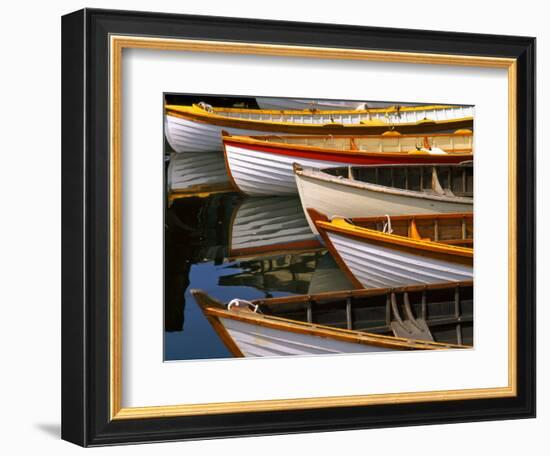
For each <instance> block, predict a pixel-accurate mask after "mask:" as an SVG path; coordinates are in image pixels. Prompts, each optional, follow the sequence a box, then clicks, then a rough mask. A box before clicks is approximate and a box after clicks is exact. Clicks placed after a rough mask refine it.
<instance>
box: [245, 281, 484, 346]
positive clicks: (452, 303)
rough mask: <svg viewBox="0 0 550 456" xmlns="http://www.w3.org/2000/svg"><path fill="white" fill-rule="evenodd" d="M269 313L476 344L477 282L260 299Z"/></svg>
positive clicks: (262, 308)
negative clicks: (474, 339) (474, 299)
mask: <svg viewBox="0 0 550 456" xmlns="http://www.w3.org/2000/svg"><path fill="white" fill-rule="evenodd" d="M254 304H258V305H259V311H260V312H261V313H263V314H266V315H271V316H276V317H281V318H286V319H291V320H297V321H301V322H307V323H311V324H317V325H324V326H330V327H336V328H342V329H348V330H355V331H363V332H369V333H375V334H384V335H394V336H397V337H405V338H411V339H417V340H433V341H435V342H442V343H450V344H451V343H452V344H463V345H473V337H474V335H473V286H472V284H471V282H470V283H469V284H467V285H464V284H462V285H454V284H451V285H448V284H447V285H446V286H445V287H440V286H431V287H409V288H408V289H407V291H403V290H391V289H387V290H384V291H382V292H380V291H378V290H355V291H352V292H345V293H344V292H335V293H323V294H320V295H316V296H311V295H309V296H308V295H304V296H293V297H290V298H288V297H286V298H275V299H270V300H257V301H254Z"/></svg>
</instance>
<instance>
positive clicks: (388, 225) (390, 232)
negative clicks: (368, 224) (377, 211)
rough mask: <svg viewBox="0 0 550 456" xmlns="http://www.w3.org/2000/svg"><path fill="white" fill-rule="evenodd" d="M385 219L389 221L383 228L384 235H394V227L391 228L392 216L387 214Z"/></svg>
mask: <svg viewBox="0 0 550 456" xmlns="http://www.w3.org/2000/svg"><path fill="white" fill-rule="evenodd" d="M385 217H386V220H387V221H385V222H384V226H383V227H382V233H387V234H392V233H393V230H392V227H391V219H390V216H389V215H388V214H386V215H385Z"/></svg>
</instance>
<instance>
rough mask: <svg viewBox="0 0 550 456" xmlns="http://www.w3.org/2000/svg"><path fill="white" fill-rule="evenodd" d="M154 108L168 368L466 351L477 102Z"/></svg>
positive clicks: (176, 103)
mask: <svg viewBox="0 0 550 456" xmlns="http://www.w3.org/2000/svg"><path fill="white" fill-rule="evenodd" d="M162 103H163V109H162V112H163V116H164V119H163V122H164V151H163V156H162V160H164V169H165V179H164V190H165V192H164V207H165V210H164V361H185V360H199V359H219V358H256V357H281V356H296V355H301V356H312V355H341V354H353V353H376V352H387V351H414V350H467V349H472V348H473V347H474V293H473V287H474V283H473V280H474V271H473V264H474V119H475V106H471V105H467V104H464V105H456V104H449V105H444V104H435V103H430V102H423V101H419V102H418V103H411V102H407V103H404V102H399V101H398V100H331V99H295V98H284V97H265V96H261V97H260V96H241V95H228V94H225V95H217V94H191V93H164V94H163V99H162ZM160 159H161V157H160V156H159V160H160ZM434 362H435V359H434Z"/></svg>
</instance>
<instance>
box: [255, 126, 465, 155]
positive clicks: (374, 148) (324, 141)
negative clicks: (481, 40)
mask: <svg viewBox="0 0 550 456" xmlns="http://www.w3.org/2000/svg"><path fill="white" fill-rule="evenodd" d="M253 138H254V139H257V140H260V141H265V142H271V143H279V144H291V145H295V146H308V147H315V148H321V149H333V150H349V151H365V152H393V153H400V152H402V153H408V152H410V151H415V150H430V149H432V148H438V149H442V150H444V151H445V152H447V153H453V152H454V153H471V152H472V148H473V136H472V132H471V131H470V130H461V131H458V132H457V133H448V134H436V135H430V136H426V135H401V134H399V133H398V132H395V131H390V132H387V133H386V134H383V135H368V136H366V135H365V136H332V135H317V136H315V135H311V136H276V135H269V136H253Z"/></svg>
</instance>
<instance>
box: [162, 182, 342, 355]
mask: <svg viewBox="0 0 550 456" xmlns="http://www.w3.org/2000/svg"><path fill="white" fill-rule="evenodd" d="M165 222H166V224H165V264H166V266H165V268H166V269H165V360H167V361H170V360H183V359H205V358H227V357H232V355H231V354H230V353H229V351H228V350H227V349H226V348H225V346H224V345H223V343H222V342H221V340H220V339H219V337H218V336H217V334H216V333H215V331H214V330H213V329H212V327H211V326H210V324H209V322H208V321H207V320H206V318H205V317H204V315H203V314H202V312H201V310H200V308H199V307H198V305H197V303H196V302H195V300H194V298H193V297H192V296H191V293H190V290H191V289H193V288H199V289H202V290H204V291H206V292H208V293H209V294H210V295H211V296H213V297H215V298H217V299H219V300H220V301H223V302H227V301H229V300H231V299H233V298H236V297H238V298H243V299H248V300H251V299H257V298H262V297H276V296H287V295H292V294H303V293H313V292H320V291H328V290H336V289H349V288H352V287H351V285H350V283H349V282H348V280H347V279H346V278H345V276H344V275H343V274H342V273H341V272H340V270H339V269H338V267H337V265H336V263H335V262H334V260H333V259H332V258H331V257H330V254H329V253H328V252H327V251H326V250H325V249H324V248H322V247H321V246H320V245H318V246H316V247H314V248H306V249H293V248H292V247H290V248H288V246H289V242H290V244H291V241H292V240H294V239H295V236H296V233H297V232H298V233H301V234H300V235H302V236H305V237H308V233H309V237H311V238H312V239H314V236H313V235H312V234H311V232H310V231H309V229H308V227H307V222H306V219H305V217H304V215H303V213H302V209H301V205H300V201H299V199H298V198H297V197H296V198H281V197H273V198H256V199H254V198H244V197H242V196H240V195H238V194H235V193H225V194H217V195H212V196H210V197H207V198H195V197H192V198H183V199H178V200H175V201H174V203H173V204H172V205H171V206H170V207H169V208H167V210H166V220H165ZM241 223H242V224H243V225H244V226H245V227H246V228H245V229H244V231H242V230H241V231H239V228H238V226H239V225H240V224H241ZM249 226H252V228H251V229H248V227H249ZM239 233H240V234H239ZM289 233H292V234H291V235H289ZM270 246H273V250H270V248H271V247H270ZM285 246H287V248H285ZM239 247H241V248H240V249H239ZM327 277H329V280H327Z"/></svg>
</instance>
